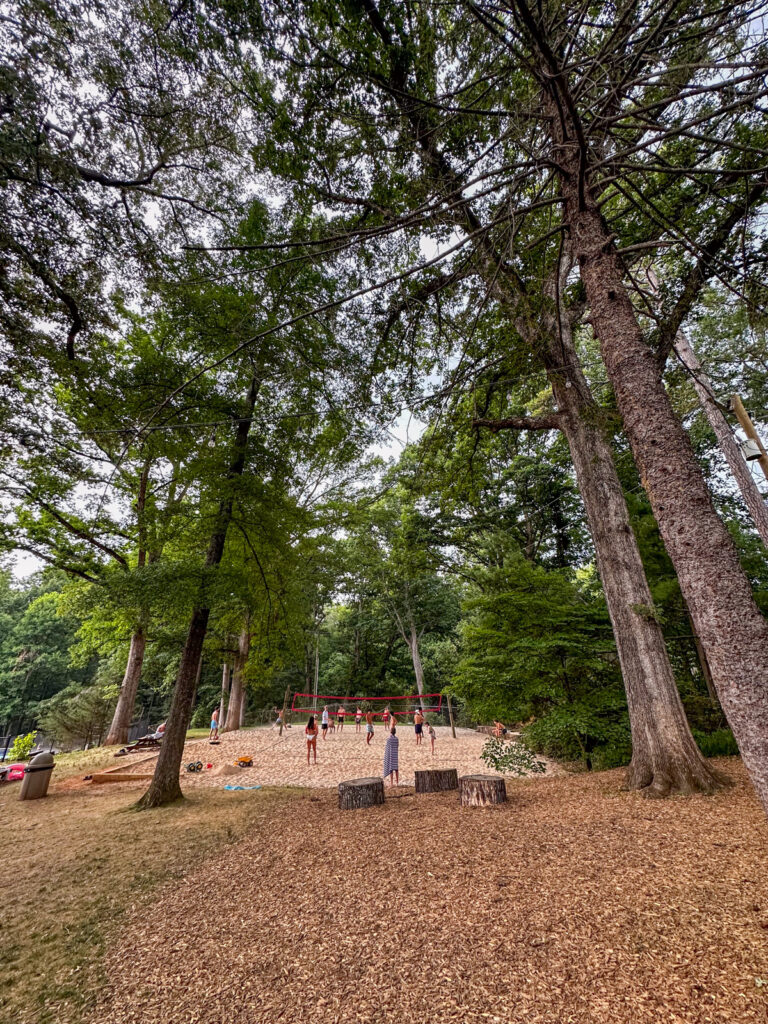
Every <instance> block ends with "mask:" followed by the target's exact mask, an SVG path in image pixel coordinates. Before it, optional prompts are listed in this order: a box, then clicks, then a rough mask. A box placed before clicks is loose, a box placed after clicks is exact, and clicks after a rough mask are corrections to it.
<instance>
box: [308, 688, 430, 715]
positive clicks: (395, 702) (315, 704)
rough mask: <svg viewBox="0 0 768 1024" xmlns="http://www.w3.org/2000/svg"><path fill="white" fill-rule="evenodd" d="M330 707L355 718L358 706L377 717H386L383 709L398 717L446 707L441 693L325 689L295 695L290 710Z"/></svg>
mask: <svg viewBox="0 0 768 1024" xmlns="http://www.w3.org/2000/svg"><path fill="white" fill-rule="evenodd" d="M325 707H327V708H328V713H329V714H330V715H335V716H338V714H339V711H340V710H341V709H343V710H344V711H345V714H344V715H343V716H342V718H343V720H344V721H349V720H350V719H354V717H355V715H356V714H357V709H358V708H359V709H360V710H361V711H362V712H363V715H365V714H366V713H367V712H368V711H372V712H373V715H374V718H383V717H384V713H385V712H386V711H389V714H390V715H392V716H394V717H395V718H404V717H405V716H406V715H412V714H413V713H414V711H417V710H418V709H421V710H423V711H425V712H430V713H440V712H441V711H442V708H443V695H442V693H422V694H421V695H419V694H418V693H410V694H408V695H407V696H405V697H333V696H330V695H329V694H326V693H317V694H315V693H299V692H296V693H294V695H293V703H292V704H291V711H292V712H293V713H294V714H297V715H316V714H319V713H320V712H322V710H323V708H325Z"/></svg>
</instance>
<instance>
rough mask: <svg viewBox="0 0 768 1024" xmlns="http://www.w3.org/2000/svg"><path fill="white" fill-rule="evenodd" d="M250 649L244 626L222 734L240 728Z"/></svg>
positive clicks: (246, 628) (248, 634)
mask: <svg viewBox="0 0 768 1024" xmlns="http://www.w3.org/2000/svg"><path fill="white" fill-rule="evenodd" d="M250 648H251V634H250V630H249V628H248V626H246V627H245V628H244V629H243V630H242V632H241V633H240V639H239V641H238V645H237V654H236V655H235V665H234V671H233V672H232V689H231V691H230V694H229V709H228V711H227V721H226V723H225V724H224V726H223V728H222V730H221V731H222V732H236V731H237V730H238V729H239V728H240V727H241V726H242V718H243V703H244V700H245V690H244V679H243V676H244V673H245V664H246V662H247V661H248V652H249V651H250Z"/></svg>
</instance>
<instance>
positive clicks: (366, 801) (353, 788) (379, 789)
mask: <svg viewBox="0 0 768 1024" xmlns="http://www.w3.org/2000/svg"><path fill="white" fill-rule="evenodd" d="M383 803H384V783H383V781H382V780H381V779H376V778H368V779H350V780H349V781H348V782H340V783H339V808H340V809H341V810H342V811H355V810H357V809H358V808H360V807H375V806H376V805H377V804H383Z"/></svg>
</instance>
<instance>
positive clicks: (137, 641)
mask: <svg viewBox="0 0 768 1024" xmlns="http://www.w3.org/2000/svg"><path fill="white" fill-rule="evenodd" d="M146 646H147V636H146V633H145V632H144V628H143V626H138V627H137V628H136V629H135V630H134V631H133V633H132V635H131V646H130V649H129V651H128V664H127V665H126V666H125V672H124V673H123V681H122V683H121V684H120V696H119V697H118V698H117V707H116V708H115V713H114V715H113V716H112V724H111V725H110V727H109V732H108V733H107V739H106V743H107V746H112V745H113V744H116V743H119V744H121V745H122V744H124V743H127V742H128V732H129V730H130V728H131V719H132V718H133V709H134V707H135V705H136V694H137V693H138V690H139V682H140V681H141V669H142V666H143V664H144V651H145V649H146Z"/></svg>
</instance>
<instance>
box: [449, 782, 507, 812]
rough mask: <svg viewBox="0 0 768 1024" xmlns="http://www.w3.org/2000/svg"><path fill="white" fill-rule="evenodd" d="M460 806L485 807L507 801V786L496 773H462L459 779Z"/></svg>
mask: <svg viewBox="0 0 768 1024" xmlns="http://www.w3.org/2000/svg"><path fill="white" fill-rule="evenodd" d="M459 802H460V804H461V806H462V807H487V806H488V805H489V804H503V803H506V802H507V787H506V785H505V784H504V779H502V778H500V777H499V776H498V775H462V777H461V778H460V779H459Z"/></svg>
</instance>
